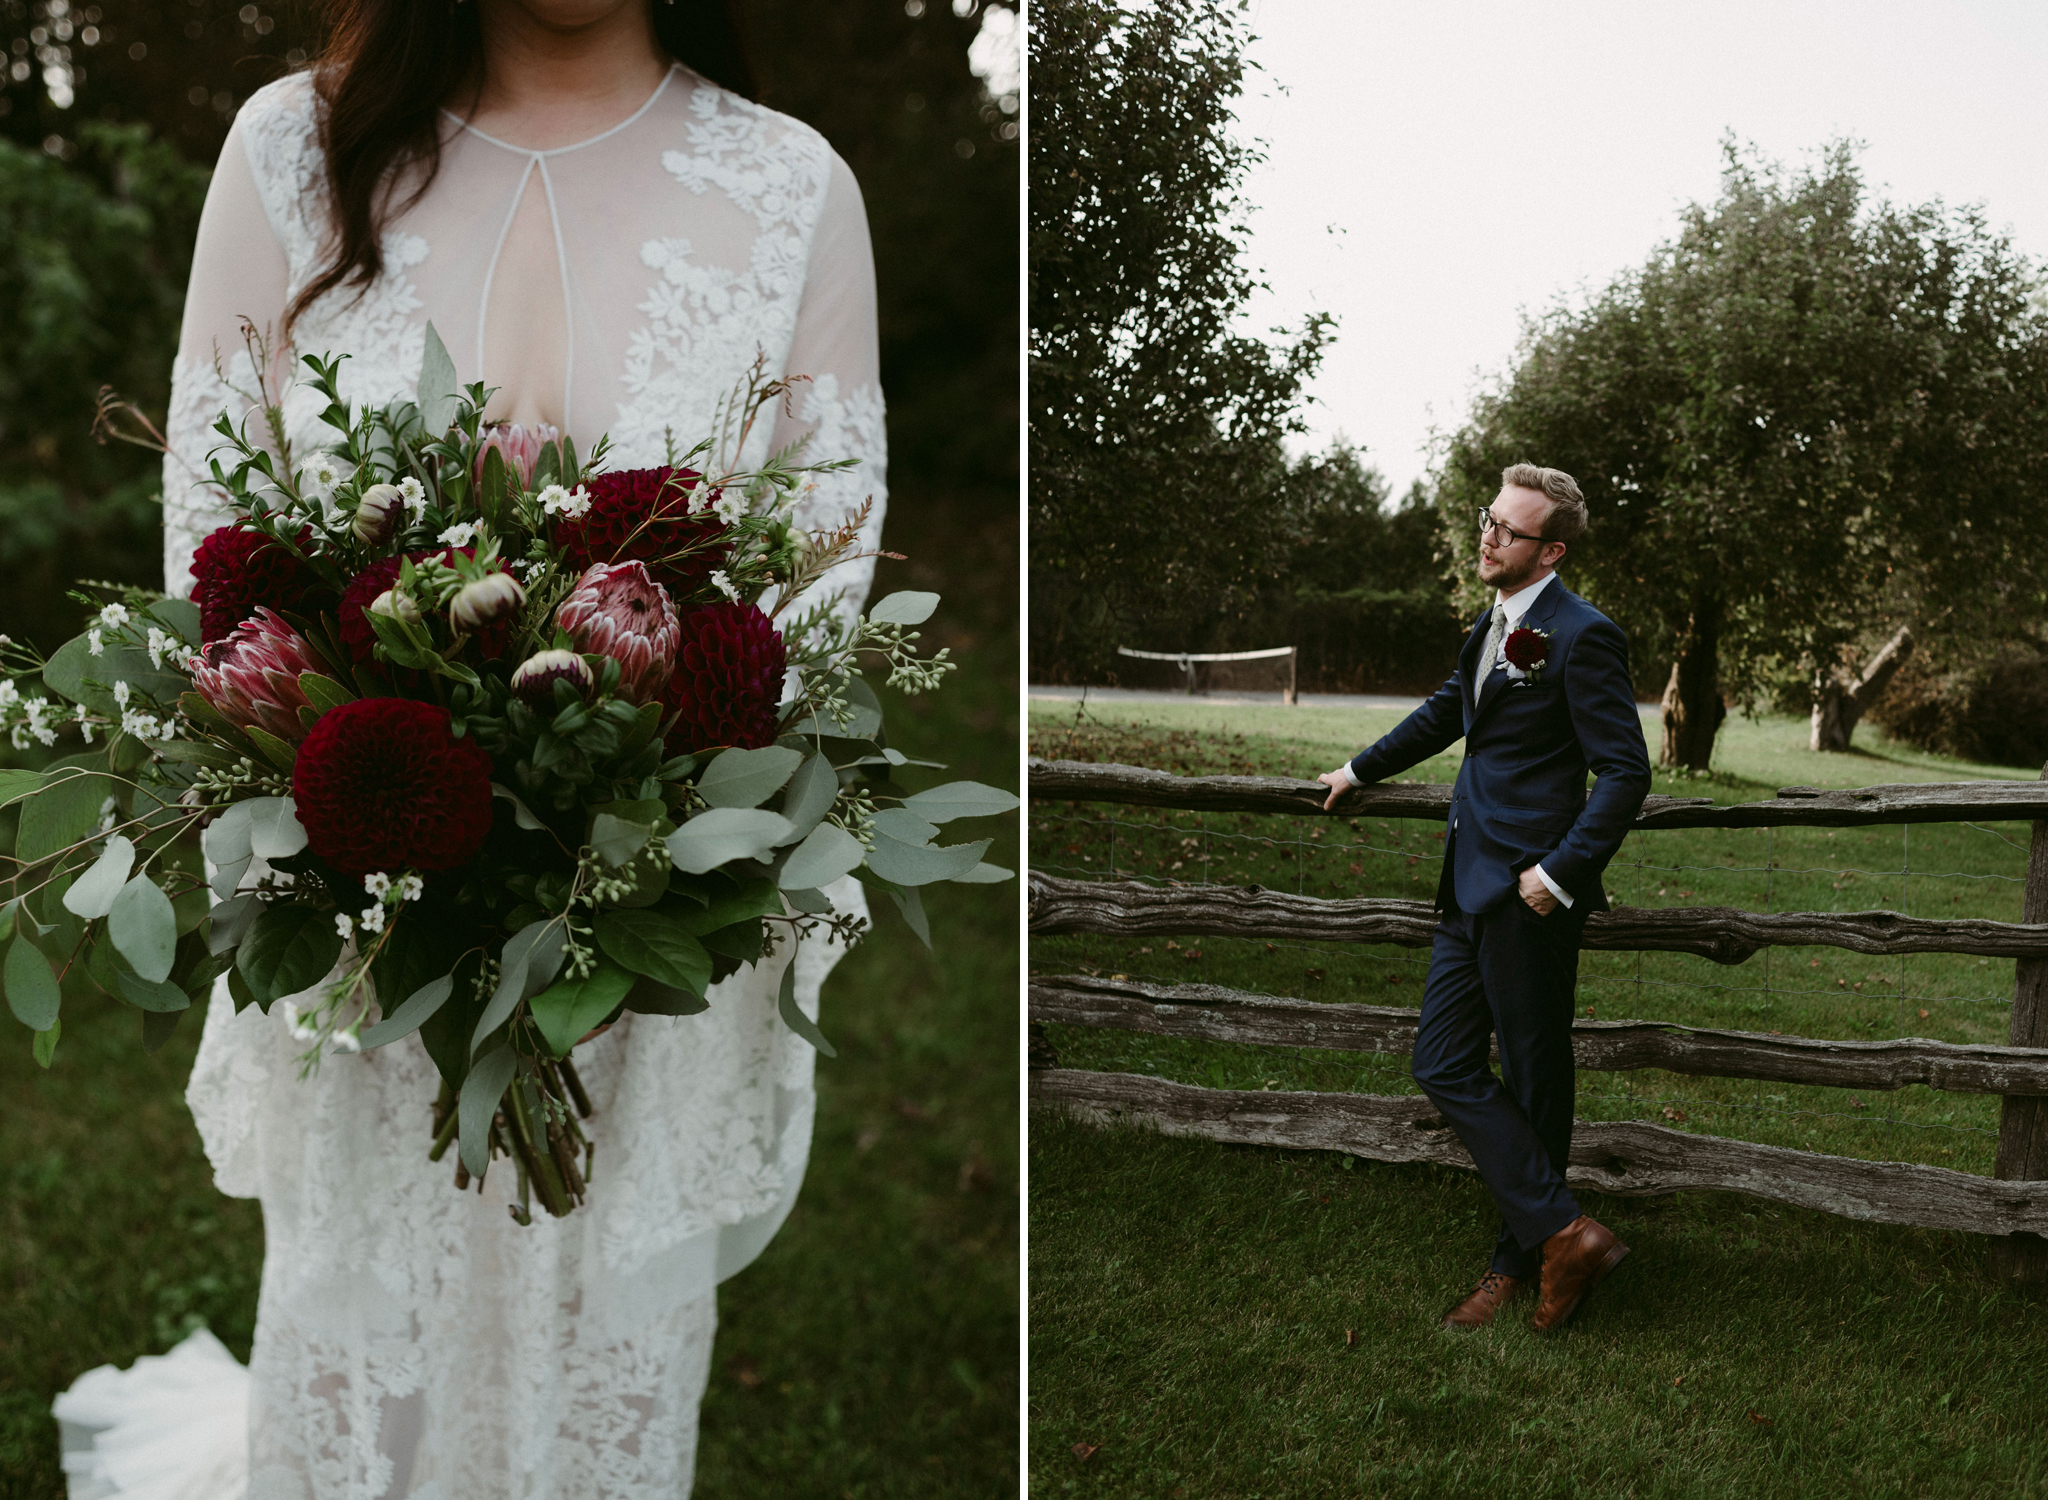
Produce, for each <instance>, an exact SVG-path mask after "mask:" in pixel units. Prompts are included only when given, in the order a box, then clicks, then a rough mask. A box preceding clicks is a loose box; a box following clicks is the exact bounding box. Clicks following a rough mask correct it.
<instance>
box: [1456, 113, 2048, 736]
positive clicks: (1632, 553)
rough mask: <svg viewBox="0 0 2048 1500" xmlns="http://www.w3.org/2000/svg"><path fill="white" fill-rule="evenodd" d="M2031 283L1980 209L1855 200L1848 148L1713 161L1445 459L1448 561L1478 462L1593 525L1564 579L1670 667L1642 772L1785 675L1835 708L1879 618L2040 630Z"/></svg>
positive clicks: (1485, 492) (2037, 402) (1462, 531)
mask: <svg viewBox="0 0 2048 1500" xmlns="http://www.w3.org/2000/svg"><path fill="white" fill-rule="evenodd" d="M2038 285H2039V270H2038V268H2036V267H2035V266H2034V265H2032V264H2031V263H2029V262H2028V261H2027V260H2025V259H2024V258H2023V257H2021V256H2020V255H2019V254H2017V253H2016V252H2015V251H2014V250H2013V248H2012V246H2011V245H2010V244H2009V243H2008V242H2007V241H2006V240H2005V239H2004V238H2003V237H2001V236H1999V235H1997V234H1995V233H1993V232H1992V231H1991V230H1990V229H1989V228H1988V227H1987V226H1986V224H1985V221H1984V217H1983V215H1982V213H1981V212H1980V211H1977V210H1974V209H1972V210H1961V211H1951V210H1947V209H1944V208H1943V207H1942V205H1941V204H1939V203H1938V202H1937V203H1933V204H1928V205H1925V206H1922V207H1917V208H1910V209H1898V208H1894V207H1892V206H1890V205H1888V204H1885V203H1877V202H1872V201H1870V199H1869V197H1868V195H1867V194H1866V192H1865V190H1864V186H1863V183H1862V180H1861V177H1860V175H1859V173H1858V171H1857V168H1856V164H1855V157H1854V151H1853V149H1852V148H1851V147H1850V146H1849V145H1848V144H1846V143H1838V144H1835V145H1832V146H1830V147H1828V148H1827V149H1826V150H1825V151H1824V152H1822V153H1821V154H1820V156H1819V158H1818V160H1817V162H1816V163H1815V164H1814V165H1812V166H1811V167H1807V168H1801V169H1798V170H1789V171H1788V170H1784V169H1781V168H1777V167H1774V166H1772V165H1769V164H1767V163H1763V162H1760V161H1759V160H1758V159H1757V158H1756V157H1755V156H1754V155H1753V154H1751V153H1746V152H1744V151H1741V150H1739V149H1738V148H1736V147H1735V146H1734V145H1733V144H1732V143H1731V144H1730V145H1729V146H1728V147H1727V158H1726V164H1725V167H1724V171H1723V176H1722V184H1721V193H1720V197H1719V199H1718V200H1717V201H1716V202H1715V203H1714V204H1712V205H1711V206H1700V205H1695V206H1693V207H1692V208H1690V209H1688V210H1687V211H1686V212H1685V214H1684V215H1683V222H1682V225H1681V228H1680V231H1679V234H1678V235H1677V237H1676V238H1675V239H1673V240H1672V241H1671V242H1670V243H1668V244H1665V245H1663V246H1660V247H1659V248H1658V249H1657V250H1656V251H1654V252H1653V253H1652V254H1651V255H1650V257H1649V259H1648V260H1647V261H1646V262H1645V264H1644V265H1642V266H1641V267H1640V268H1639V269H1636V270H1633V271H1630V272H1628V273H1625V274H1624V275H1622V276H1620V277H1618V278H1616V280H1615V281H1614V282H1613V283H1612V284H1611V285H1609V286H1608V287H1607V288H1606V289H1605V290H1604V291H1603V292H1601V293H1599V294H1598V295H1597V296H1595V297H1593V298H1592V299H1591V300H1590V302H1589V303H1588V304H1587V305H1586V306H1584V307H1583V308H1570V307H1559V308H1557V309H1555V310H1553V311H1552V312H1551V313H1549V314H1548V315H1546V316H1543V317H1541V318H1538V319H1536V320H1534V321H1533V322H1532V323H1531V324H1530V326H1529V327H1528V328H1527V329H1526V331H1525V336H1524V341H1523V345H1522V348H1521V350H1520V353H1519V356H1518V359H1517V362H1516V363H1515V365H1514V367H1513V368H1512V370H1511V371H1509V372H1508V373H1507V374H1506V376H1505V377H1504V378H1503V379H1502V380H1501V381H1500V382H1499V383H1498V384H1497V386H1496V387H1495V388H1494V389H1492V390H1490V391H1489V392H1487V393H1486V394H1485V395H1483V396H1482V397H1481V398H1480V399H1479V400H1478V402H1477V403H1476V405H1475V409H1474V411H1473V414H1472V417H1471V420H1470V421H1469V422H1468V424H1467V425H1466V426H1465V427H1464V429H1463V430H1462V431H1460V432H1458V433H1457V434H1456V435H1455V436H1454V437H1453V438H1452V440H1451V441H1450V444H1449V447H1448V451H1447V455H1446V460H1445V463H1444V467H1443V470H1442V475H1441V478H1442V483H1441V484H1440V485H1439V503H1440V507H1441V511H1442V514H1443V515H1444V518H1445V524H1446V526H1447V528H1448V530H1449V533H1450V535H1451V537H1452V539H1453V544H1454V547H1455V548H1456V550H1457V553H1458V558H1459V561H1460V563H1461V565H1462V564H1464V563H1468V562H1469V559H1470V557H1471V554H1472V553H1473V551H1474V550H1475V548H1476V544H1477V536H1476V532H1475V526H1474V523H1473V521H1472V516H1473V513H1474V512H1475V511H1476V509H1477V508H1478V507H1479V506H1480V505H1483V504H1485V503H1486V502H1487V500H1488V499H1489V498H1490V497H1491V496H1492V494H1493V493H1494V491H1495V489H1496V488H1497V486H1498V484H1499V476H1500V470H1501V469H1502V467H1504V466H1505V465H1507V464H1509V463H1513V462H1517V461H1520V460H1524V459H1526V460H1529V461H1531V462H1536V463H1544V464H1551V465H1554V466H1556V467H1558V468H1562V469H1566V470H1568V471H1569V472H1571V473H1572V474H1573V475H1574V476H1576V477H1577V479H1578V481H1579V483H1580V485H1581V487H1582V488H1583V489H1584V491H1585V494H1586V498H1587V501H1588V504H1589V506H1590V509H1591V514H1592V517H1593V532H1592V534H1591V536H1589V537H1588V538H1587V539H1586V540H1585V541H1584V542H1583V543H1582V544H1581V545H1580V546H1579V547H1578V548H1576V549H1574V550H1575V552H1576V554H1577V555H1575V556H1573V557H1571V558H1568V559H1567V561H1566V563H1565V567H1566V569H1567V570H1568V571H1570V572H1571V574H1572V577H1573V581H1574V583H1575V585H1577V586H1579V587H1582V588H1583V589H1584V590H1585V591H1586V592H1587V593H1588V594H1589V595H1590V596H1592V597H1593V598H1595V599H1596V600H1597V601H1598V602H1599V603H1600V606H1601V607H1602V608H1603V609H1604V610H1606V611H1607V612H1608V613H1609V614H1611V615H1613V616H1614V617H1615V618H1616V619H1617V620H1618V621H1619V622H1620V623H1622V625H1623V626H1624V627H1625V628H1627V629H1628V630H1629V631H1630V633H1631V635H1632V637H1633V638H1634V641H1635V644H1636V647H1637V650H1638V652H1639V653H1645V654H1648V655H1649V656H1650V657H1652V658H1653V659H1662V660H1670V661H1671V662H1672V668H1671V675H1670V679H1669V681H1668V683H1667V685H1666V687H1665V692H1664V705H1663V717H1664V738H1663V746H1662V750H1661V753H1660V755H1659V761H1660V763H1661V764H1663V765H1666V766H1674V767H1685V768H1689V769H1694V770H1704V769H1706V767H1707V765H1708V761H1709V758H1710V756H1711V753H1712V749H1713V743H1714V734H1715V731H1716V729H1717V728H1718V727H1719V723H1720V720H1721V718H1722V716H1723V715H1724V713H1725V708H1724V707H1723V703H1724V695H1726V696H1732V697H1734V698H1736V699H1738V700H1740V701H1743V702H1749V701H1752V700H1753V699H1754V697H1755V696H1756V695H1757V694H1758V693H1759V692H1760V691H1762V690H1764V689H1765V688H1766V687H1767V686H1768V685H1770V684H1771V682H1772V681H1773V680H1774V679H1782V677H1783V675H1784V674H1785V673H1786V672H1787V671H1788V670H1796V671H1798V672H1800V673H1801V674H1802V675H1803V676H1804V677H1806V678H1807V679H1808V680H1810V681H1812V682H1813V683H1814V684H1815V688H1816V692H1817V693H1818V694H1821V695H1823V696H1824V695H1825V694H1826V693H1827V692H1829V691H1831V690H1832V691H1835V692H1837V693H1839V692H1841V691H1842V690H1843V689H1844V687H1845V686H1850V685H1852V684H1853V678H1852V672H1853V663H1854V660H1855V658H1856V656H1857V655H1858V654H1859V652H1860V651H1862V650H1865V649H1867V648H1869V647H1871V646H1874V645H1875V644H1876V643H1877V642H1879V641H1884V640H1886V639H1887V638H1888V637H1889V638H1892V639H1893V640H1894V641H1896V639H1897V631H1898V629H1899V627H1901V626H1903V625H1908V624H1910V625H1912V626H1913V628H1914V630H1915V631H1916V632H1917V633H1919V634H1920V635H1921V637H1922V642H1923V645H1924V644H1926V640H1927V637H1928V635H1929V634H1930V633H1932V634H1934V635H1936V636H1938V635H1940V634H1941V633H1943V632H1967V631H1971V630H1975V629H1979V628H1982V626H1983V624H1984V623H1985V622H1986V621H1987V620H1988V619H1990V618H1992V617H1994V616H1995V615H1996V614H1997V613H1999V612H2003V611H2010V610H2013V609H2015V608H2026V609H2031V610H2033V611H2035V612H2036V613H2038V611H2039V609H2040V605H2041V601H2042V598H2043V577H2044V570H2043V566H2042V563H2041V561H2040V559H2041V556H2042V549H2041V548H2040V547H2039V545H2038V543H2037V541H2036V539H2035V538H2033V537H2032V536H2031V535H2029V534H2028V531H2027V529H2026V528H2024V527H2022V526H2016V525H2015V524H2014V523H2015V521H2016V520H2017V519H2018V518H2021V517H2026V516H2030V515H2031V514H2032V513H2033V512H2034V510H2035V509H2036V508H2037V506H2038V499H2037V497H2036V496H2035V494H2034V493H2033V491H2035V490H2036V489H2038V485H2036V484H2035V483H2034V480H2035V477H2036V476H2037V475H2038V474H2039V473H2040V472H2041V469H2042V465H2043V464H2044V462H2048V421H2044V417H2043V413H2044V411H2048V318H2044V316H2043V313H2042V311H2041V309H2040V307H2039V306H2038V305H2035V304H2032V303H2030V298H2031V297H2032V295H2033V293H2034V291H2035V288H2036V287H2037V286H2038ZM1893 649H1894V654H1895V655H1896V653H1897V647H1896V646H1894V648H1893ZM1873 665H1875V664H1873ZM1866 675H1867V674H1866ZM1845 679H1847V680H1845ZM1817 706H1824V704H1820V705H1817ZM1858 706H1860V705H1858ZM1816 717H1817V719H1818V718H1819V717H1821V716H1820V715H1817V716H1816ZM1850 722H1851V723H1852V724H1853V713H1852V714H1851V715H1850ZM1843 743H1844V744H1846V736H1844V737H1843Z"/></svg>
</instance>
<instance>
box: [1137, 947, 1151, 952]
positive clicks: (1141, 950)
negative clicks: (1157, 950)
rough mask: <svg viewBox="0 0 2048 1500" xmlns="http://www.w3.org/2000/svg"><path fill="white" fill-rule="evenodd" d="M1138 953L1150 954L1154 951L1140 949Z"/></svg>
mask: <svg viewBox="0 0 2048 1500" xmlns="http://www.w3.org/2000/svg"><path fill="white" fill-rule="evenodd" d="M1138 951H1139V952H1140V953H1150V952H1151V951H1152V950H1151V949H1150V948H1140V949H1139V950H1138Z"/></svg>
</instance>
